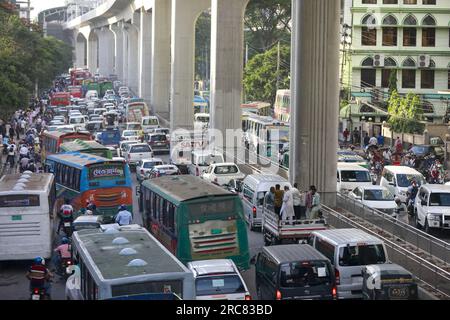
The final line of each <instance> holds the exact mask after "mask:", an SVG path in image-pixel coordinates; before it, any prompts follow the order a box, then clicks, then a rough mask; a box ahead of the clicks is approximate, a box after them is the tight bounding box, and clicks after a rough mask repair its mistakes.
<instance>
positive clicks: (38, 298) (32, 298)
mask: <svg viewBox="0 0 450 320" xmlns="http://www.w3.org/2000/svg"><path fill="white" fill-rule="evenodd" d="M31 300H41V296H40V295H38V294H33V295H32V296H31Z"/></svg>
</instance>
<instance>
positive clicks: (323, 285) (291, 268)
mask: <svg viewBox="0 0 450 320" xmlns="http://www.w3.org/2000/svg"><path fill="white" fill-rule="evenodd" d="M279 277H280V281H279V283H280V292H281V299H283V300H284V299H289V300H290V299H296V300H297V299H301V300H332V299H333V294H332V291H333V287H334V285H335V280H334V272H333V269H332V267H331V264H330V263H329V262H328V261H326V260H312V261H298V262H290V263H284V264H282V265H281V266H280V275H279Z"/></svg>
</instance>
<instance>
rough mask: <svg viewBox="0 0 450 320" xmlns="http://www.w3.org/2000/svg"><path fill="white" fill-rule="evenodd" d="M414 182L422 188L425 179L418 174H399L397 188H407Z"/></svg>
mask: <svg viewBox="0 0 450 320" xmlns="http://www.w3.org/2000/svg"><path fill="white" fill-rule="evenodd" d="M413 180H415V181H416V182H417V184H418V185H419V186H420V185H422V184H423V182H424V181H423V177H422V176H421V175H416V174H397V186H399V187H401V188H407V187H409V186H410V185H411V184H412V182H413Z"/></svg>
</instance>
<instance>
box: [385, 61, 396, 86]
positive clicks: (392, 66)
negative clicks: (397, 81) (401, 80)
mask: <svg viewBox="0 0 450 320" xmlns="http://www.w3.org/2000/svg"><path fill="white" fill-rule="evenodd" d="M396 68H397V63H396V62H395V60H394V59H392V58H385V59H384V69H382V70H381V87H382V88H389V80H390V78H391V74H395V76H396V77H397V70H396Z"/></svg>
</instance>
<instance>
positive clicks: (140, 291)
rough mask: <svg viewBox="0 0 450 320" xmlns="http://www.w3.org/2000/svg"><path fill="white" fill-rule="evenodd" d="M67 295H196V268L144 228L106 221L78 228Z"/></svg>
mask: <svg viewBox="0 0 450 320" xmlns="http://www.w3.org/2000/svg"><path fill="white" fill-rule="evenodd" d="M72 254H73V257H74V262H75V264H76V266H77V267H75V273H74V274H73V275H72V276H70V277H69V278H68V279H67V282H66V298H67V299H69V300H111V299H113V300H162V299H167V296H171V297H172V298H175V299H184V300H192V299H194V298H195V284H194V277H193V274H192V273H191V272H190V271H189V269H188V268H186V266H184V265H183V264H182V263H181V262H180V261H179V260H178V259H177V258H176V257H175V256H174V255H173V254H172V253H170V251H169V250H167V249H166V248H165V247H164V246H163V245H162V244H161V243H160V242H159V241H158V240H156V239H155V238H154V237H153V236H152V235H151V234H150V233H149V232H148V231H147V230H146V229H145V228H143V227H141V226H138V225H129V226H122V227H119V226H118V225H106V226H105V225H102V226H101V227H100V228H99V229H85V230H80V231H77V232H74V234H73V236H72Z"/></svg>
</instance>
